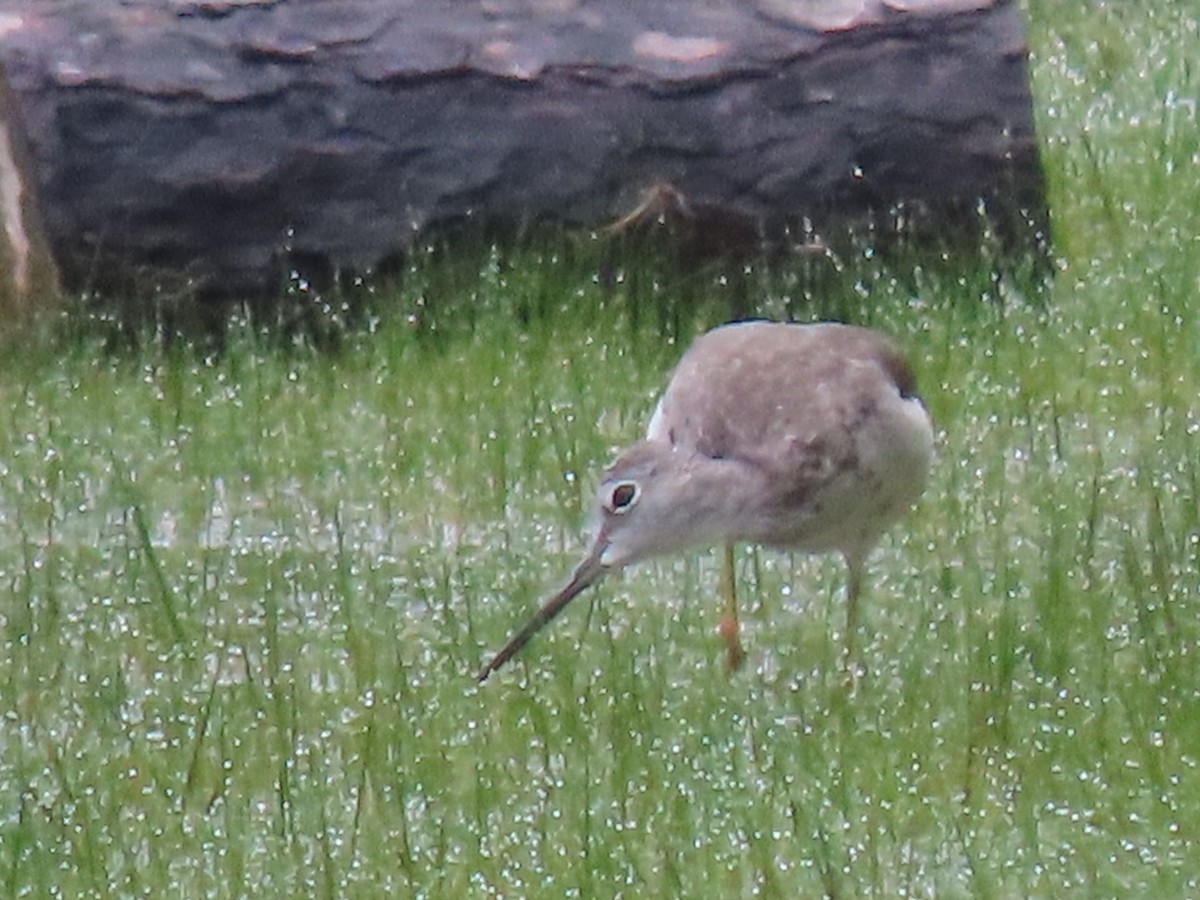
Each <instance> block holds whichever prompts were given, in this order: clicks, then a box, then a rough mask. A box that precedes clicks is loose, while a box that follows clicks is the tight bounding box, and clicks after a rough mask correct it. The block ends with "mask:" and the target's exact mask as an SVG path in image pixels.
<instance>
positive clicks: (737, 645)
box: [717, 544, 746, 672]
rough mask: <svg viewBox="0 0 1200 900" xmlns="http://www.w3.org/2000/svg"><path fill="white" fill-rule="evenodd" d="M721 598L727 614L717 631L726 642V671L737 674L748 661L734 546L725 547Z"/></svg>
mask: <svg viewBox="0 0 1200 900" xmlns="http://www.w3.org/2000/svg"><path fill="white" fill-rule="evenodd" d="M721 596H722V598H723V599H724V601H725V614H724V615H723V616H722V617H721V624H720V626H718V629H717V630H718V632H719V633H720V635H721V640H723V641H724V642H725V669H726V671H728V672H736V671H737V670H738V669H740V668H741V667H742V664H743V663H744V662H745V661H746V651H745V650H743V649H742V640H741V637H740V636H739V632H740V631H741V626H740V625H739V624H738V607H737V584H736V579H735V578H734V573H733V544H726V545H725V556H724V559H723V561H722V565H721Z"/></svg>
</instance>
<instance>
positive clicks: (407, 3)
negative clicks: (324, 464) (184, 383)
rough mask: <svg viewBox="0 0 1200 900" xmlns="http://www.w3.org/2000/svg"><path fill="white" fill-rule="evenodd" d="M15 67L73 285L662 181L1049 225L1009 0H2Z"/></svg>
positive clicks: (706, 200)
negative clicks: (978, 211)
mask: <svg viewBox="0 0 1200 900" xmlns="http://www.w3.org/2000/svg"><path fill="white" fill-rule="evenodd" d="M0 62H2V64H3V65H4V67H5V70H6V72H7V77H8V82H9V85H10V86H11V89H12V91H13V94H14V96H15V98H16V105H17V107H18V108H19V113H20V118H21V123H22V126H23V130H24V134H25V136H26V139H27V141H28V144H29V146H30V148H31V150H32V155H33V158H34V160H35V172H36V182H37V185H36V187H37V191H38V195H39V196H40V201H41V205H42V211H43V218H44V221H45V227H46V232H47V235H48V238H49V241H50V245H51V247H52V248H53V252H54V256H55V258H56V259H57V260H58V262H59V265H60V267H61V270H62V273H63V277H64V280H65V282H66V283H67V284H68V285H69V286H72V287H79V286H86V285H88V284H90V283H93V281H94V280H95V279H97V278H100V280H101V281H103V275H104V273H105V271H107V268H108V266H110V265H115V264H119V265H120V266H121V267H122V268H125V269H128V268H129V267H132V268H135V269H146V270H148V271H161V270H169V271H175V272H177V273H179V272H182V273H186V275H187V276H188V277H189V278H192V279H194V280H195V282H196V283H197V284H199V285H201V286H204V287H207V288H216V289H220V290H228V291H245V290H258V289H263V288H267V289H270V288H272V287H274V286H276V285H278V283H279V278H280V277H281V273H282V272H285V271H286V268H287V266H288V265H290V262H289V260H290V259H308V260H314V261H319V262H321V263H324V264H326V265H328V266H330V267H333V268H341V269H347V268H348V269H353V270H360V271H361V270H368V269H370V268H371V267H373V266H375V265H377V264H378V263H379V262H380V261H381V260H383V259H385V258H386V257H388V256H389V255H391V254H394V253H397V252H401V251H403V250H404V248H405V247H407V246H409V245H410V244H411V242H412V241H413V240H414V237H415V236H416V235H420V234H422V233H424V232H427V231H430V230H434V231H436V230H437V229H440V228H445V227H450V226H455V225H460V224H462V223H463V222H472V221H473V222H478V223H481V224H482V225H485V226H487V227H492V226H497V227H507V226H511V227H522V226H525V225H528V224H530V223H535V222H541V221H551V222H560V223H564V224H566V225H568V226H579V227H584V228H595V227H598V226H601V225H603V224H604V223H606V222H611V221H613V220H615V219H618V218H620V217H621V216H623V215H626V214H628V213H630V212H631V210H634V209H636V208H637V207H638V205H639V204H640V203H642V202H643V201H644V199H645V198H646V197H647V196H653V197H660V198H661V197H662V196H664V192H665V195H666V196H669V197H671V198H673V199H674V201H675V205H676V207H677V208H678V209H681V210H682V211H683V214H684V215H691V214H692V213H693V211H695V210H703V211H704V212H705V213H706V214H711V215H715V216H716V217H717V218H728V219H729V220H731V221H736V222H739V223H741V224H743V225H747V226H749V228H750V229H751V230H753V231H754V232H756V233H763V234H769V233H772V232H776V231H778V230H779V229H781V228H783V227H785V226H788V225H792V224H795V223H796V222H797V221H798V220H799V219H800V218H801V217H803V216H808V217H810V218H811V219H813V220H815V221H816V223H817V225H818V227H821V226H823V225H824V224H826V223H827V222H829V221H830V220H831V219H834V218H845V217H851V218H857V217H862V216H866V215H869V214H872V213H875V214H878V213H886V211H887V210H888V209H889V208H891V207H893V206H894V205H896V204H905V205H906V206H907V207H908V208H909V209H917V210H921V211H923V212H925V213H927V214H929V215H932V216H935V217H936V216H937V215H938V214H940V213H941V212H943V211H944V212H947V213H949V212H951V211H959V210H961V209H963V208H964V206H965V207H966V208H968V209H970V208H974V206H975V205H976V203H977V201H978V200H979V199H980V198H983V199H984V200H985V201H986V203H987V205H988V207H989V209H990V210H991V211H993V212H994V213H995V215H996V216H997V217H998V221H1000V223H1001V227H1002V228H1007V227H1009V226H1012V224H1013V223H1015V222H1018V221H1020V220H1022V219H1029V220H1031V221H1032V222H1033V226H1034V228H1033V231H1031V232H1029V235H1030V239H1031V240H1035V241H1036V240H1041V239H1042V236H1044V234H1045V227H1046V219H1045V209H1044V202H1043V193H1042V189H1043V186H1042V178H1041V172H1040V167H1039V162H1038V157H1037V148H1036V144H1035V141H1034V133H1033V123H1032V114H1031V103H1030V95H1029V84H1028V77H1027V70H1026V45H1025V38H1024V27H1023V21H1022V18H1021V13H1020V10H1019V8H1018V6H1017V5H1016V4H1015V3H1013V2H1008V0H974V2H972V0H890V2H889V0H724V2H715V0H713V2H706V0H638V2H636V3H627V2H620V0H207V2H205V0H196V2H190V0H78V2H73V0H0ZM647 192H650V193H649V194H648V193H647ZM649 208H650V210H651V211H654V210H655V208H656V207H655V205H654V204H653V203H652V204H650V205H649ZM1014 233H1015V232H1014Z"/></svg>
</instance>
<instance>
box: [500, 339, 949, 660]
mask: <svg viewBox="0 0 1200 900" xmlns="http://www.w3.org/2000/svg"><path fill="white" fill-rule="evenodd" d="M933 457H934V433H933V423H932V421H931V419H930V416H929V413H928V411H927V409H926V406H925V404H924V402H923V400H922V399H921V397H920V396H919V395H918V394H917V386H916V379H915V377H914V375H913V372H912V369H911V367H910V366H909V364H908V362H907V361H906V359H905V357H904V355H903V354H902V353H901V351H900V350H899V348H898V346H897V344H896V343H895V341H894V340H893V339H892V338H891V337H889V336H887V335H885V334H884V333H882V332H880V331H877V330H874V329H871V328H866V327H862V326H855V325H847V324H842V323H837V322H816V323H811V324H795V323H785V322H769V321H762V320H754V321H742V322H735V323H730V324H726V325H721V326H718V327H717V328H714V329H712V330H711V331H708V332H706V333H704V334H702V335H701V336H700V337H698V338H697V339H696V340H695V341H694V342H693V343H692V345H691V346H690V347H689V348H688V349H687V351H686V352H685V353H684V354H683V356H682V357H681V358H680V360H679V362H678V363H677V364H676V367H675V370H674V372H673V373H672V375H671V377H670V379H669V380H668V383H667V386H666V388H665V390H664V391H663V393H662V395H661V397H660V399H659V401H658V405H657V407H656V408H655V410H654V412H653V414H652V415H651V417H650V422H649V425H648V427H647V429H646V436H645V438H644V439H643V440H640V441H638V442H636V443H634V444H632V445H631V446H629V447H627V448H626V449H624V450H623V451H621V452H620V453H619V454H618V455H617V457H616V459H615V461H614V462H613V463H612V464H611V465H610V466H609V467H608V469H607V470H606V471H605V472H604V474H603V477H602V478H601V481H600V486H599V488H598V490H597V494H596V509H597V522H598V524H597V527H596V529H595V536H594V539H593V541H592V544H591V548H590V550H589V551H588V553H587V555H586V556H584V558H583V560H582V561H581V562H580V563H579V564H578V566H576V568H575V570H574V573H573V574H572V575H571V577H570V580H569V581H568V582H567V584H566V585H565V586H564V587H563V588H562V589H561V590H559V591H558V592H557V593H556V594H554V595H553V596H552V597H551V598H550V600H549V601H547V602H546V603H545V605H544V606H542V607H541V608H540V609H539V610H538V611H537V612H536V613H535V614H534V615H533V617H532V618H531V619H530V620H529V621H528V622H527V623H526V625H525V626H524V627H523V628H521V629H520V630H519V631H518V632H517V633H516V634H514V635H513V637H512V639H511V640H509V642H508V643H507V644H506V645H505V646H504V647H503V648H502V649H501V650H500V651H499V652H498V653H496V654H495V656H493V657H492V658H491V660H490V661H489V662H488V663H487V664H486V665H485V666H484V667H483V668H482V670H481V671H480V672H479V675H478V681H479V682H480V683H482V682H484V681H486V680H487V679H488V678H489V677H490V676H491V675H492V673H494V672H495V671H496V670H497V669H499V668H500V667H501V666H503V665H504V664H505V663H506V662H508V661H509V660H510V659H512V658H513V657H514V656H515V655H516V654H517V653H518V652H519V651H520V650H521V649H522V648H523V647H524V646H525V645H526V644H527V643H528V642H529V640H530V639H531V638H532V637H533V636H534V635H535V634H536V633H537V632H538V631H540V630H541V629H542V628H543V627H544V626H545V625H546V624H547V623H548V622H550V621H551V620H552V619H553V618H554V617H555V616H557V615H558V614H559V613H560V612H561V611H562V610H563V609H564V608H565V607H566V606H567V605H568V604H569V603H570V602H571V601H572V600H573V599H574V598H576V597H577V596H579V594H581V593H582V592H583V591H584V590H585V589H586V588H588V587H589V586H591V585H593V584H595V583H597V582H599V581H600V580H601V579H603V578H604V577H605V576H606V575H608V574H610V573H613V572H616V571H619V570H621V569H624V568H625V567H627V566H630V565H633V564H634V563H637V562H640V561H643V560H646V559H649V558H652V557H660V556H665V555H668V554H675V553H680V552H683V551H686V550H689V549H698V548H704V547H715V546H721V547H723V549H724V559H723V567H722V573H721V593H722V595H723V598H724V612H723V616H722V619H721V621H720V624H719V628H718V633H719V634H720V636H721V639H722V641H723V642H724V644H725V650H726V667H727V668H728V669H729V670H731V671H732V670H736V669H738V668H740V667H741V666H742V664H743V662H744V660H745V658H746V653H745V650H744V648H743V647H742V644H741V639H740V626H739V624H738V610H737V597H736V592H735V585H734V571H733V562H734V547H735V545H737V544H740V543H749V544H756V545H762V546H765V547H769V548H777V549H782V550H794V551H801V552H806V553H826V552H833V551H836V552H838V553H840V554H841V555H842V557H843V558H844V560H845V564H846V572H847V577H846V631H845V635H844V642H843V643H844V646H843V648H842V659H843V662H844V664H845V665H846V666H850V665H851V659H852V657H853V654H854V641H855V635H856V632H857V630H858V605H859V595H860V594H861V592H862V586H863V568H864V565H865V563H866V559H867V556H868V554H869V553H870V552H871V550H872V549H874V548H875V546H876V545H877V544H878V543H879V541H880V539H881V538H882V536H883V535H884V533H885V532H886V530H887V529H888V528H889V527H890V526H891V525H893V524H895V523H896V522H897V521H899V519H900V518H902V517H903V515H904V514H905V513H906V512H908V510H909V509H910V508H911V507H912V506H913V505H915V503H916V502H917V501H918V500H919V499H920V497H921V495H922V494H923V493H924V490H925V486H926V483H927V481H928V478H929V474H930V470H931V468H932V465H933Z"/></svg>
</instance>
